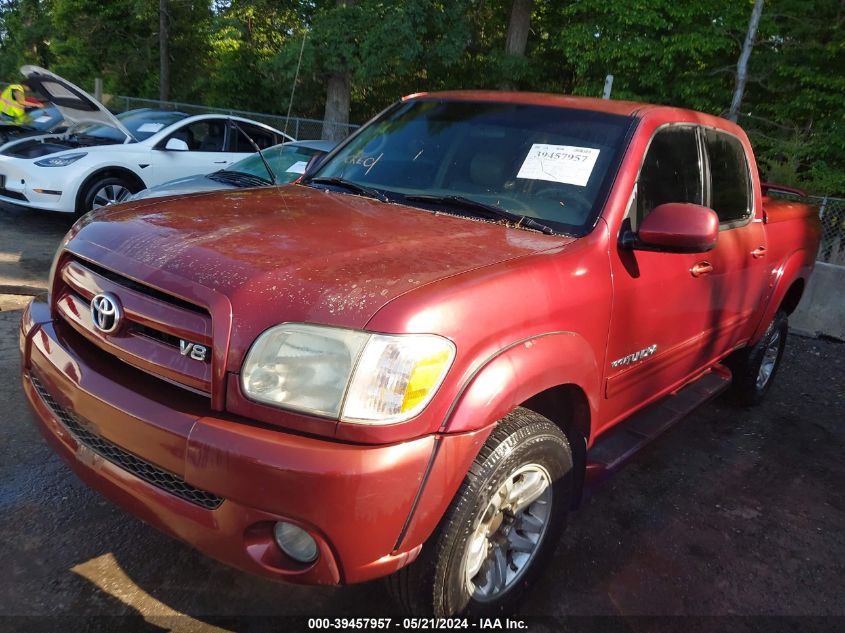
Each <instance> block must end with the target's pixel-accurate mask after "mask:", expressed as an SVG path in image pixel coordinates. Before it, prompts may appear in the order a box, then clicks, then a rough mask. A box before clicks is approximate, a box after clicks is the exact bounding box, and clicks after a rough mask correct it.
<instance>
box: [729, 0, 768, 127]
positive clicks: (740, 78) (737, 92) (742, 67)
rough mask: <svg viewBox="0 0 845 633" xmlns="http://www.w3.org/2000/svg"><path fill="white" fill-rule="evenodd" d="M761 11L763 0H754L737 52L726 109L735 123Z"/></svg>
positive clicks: (740, 105) (746, 79)
mask: <svg viewBox="0 0 845 633" xmlns="http://www.w3.org/2000/svg"><path fill="white" fill-rule="evenodd" d="M762 13H763V0H755V2H754V9H752V11H751V20H750V21H749V22H748V32H747V33H746V34H745V42H744V43H743V45H742V52H741V53H740V54H739V61H738V62H737V64H736V85H735V87H734V96H733V99H732V100H731V109H730V110H729V111H728V119H730V120H731V121H733V122H734V123H736V120H737V118H738V117H739V109H740V108H741V107H742V97H743V95H744V93H745V83H746V81H748V58H749V57H751V50H752V49H753V48H754V38H755V37H757V26H758V25H759V24H760V15H761V14H762Z"/></svg>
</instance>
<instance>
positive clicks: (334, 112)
mask: <svg viewBox="0 0 845 633" xmlns="http://www.w3.org/2000/svg"><path fill="white" fill-rule="evenodd" d="M351 92H352V82H351V80H350V76H349V72H341V73H335V74H334V75H332V76H331V77H329V81H328V88H327V89H326V112H325V114H324V115H323V138H324V139H326V140H328V141H342V140H343V139H345V138H346V135H347V131H348V128H347V127H346V125H345V124H347V123H349V101H350V96H351Z"/></svg>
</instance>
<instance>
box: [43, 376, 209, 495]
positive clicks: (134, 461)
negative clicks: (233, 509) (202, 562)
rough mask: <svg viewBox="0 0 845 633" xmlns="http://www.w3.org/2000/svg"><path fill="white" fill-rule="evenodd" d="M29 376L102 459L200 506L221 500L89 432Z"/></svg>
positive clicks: (59, 415)
mask: <svg viewBox="0 0 845 633" xmlns="http://www.w3.org/2000/svg"><path fill="white" fill-rule="evenodd" d="M30 380H31V381H32V386H33V387H35V391H37V392H38V395H39V396H41V399H42V400H44V403H45V404H46V405H47V406H48V407H50V409H51V410H52V411H53V413H54V414H55V416H56V417H57V418H58V419H59V421H60V422H61V423H62V424H63V425H64V426H65V428H67V430H68V431H70V433H71V434H72V435H73V437H74V438H75V439H76V441H77V442H79V443H80V444H84V445H85V446H87V447H88V448H89V449H91V450H92V451H94V452H95V453H96V454H97V455H99V456H100V457H102V458H103V459H105V460H107V461H109V462H111V463H112V464H114V465H115V466H119V467H120V468H123V469H124V470H127V471H129V472H130V473H132V474H133V475H135V476H136V477H139V478H140V479H143V480H144V481H146V482H147V483H149V484H152V485H153V486H156V487H157V488H160V489H162V490H164V491H165V492H169V493H170V494H172V495H176V496H177V497H179V498H181V499H184V500H185V501H189V502H190V503H193V504H195V505H198V506H200V507H203V508H207V509H209V510H214V509H215V508H218V507H219V506H220V504H221V503H223V498H222V497H218V496H217V495H215V494H212V493H210V492H207V491H205V490H200V489H199V488H194V487H193V486H191V485H190V484H188V483H187V482H185V480H183V479H181V478H180V477H177V476H176V475H174V474H172V473H169V472H167V471H165V470H162V469H161V468H159V467H158V466H154V465H153V464H150V463H149V462H147V461H144V460H143V459H140V458H138V457H135V455H132V454H131V453H128V452H126V451H125V450H123V449H122V448H120V447H119V446H117V445H115V444H112V443H111V442H109V441H108V440H106V439H104V438H102V437H100V436H99V435H97V434H96V433H94V432H92V431H91V430H90V429H89V428H88V427H87V425H86V424H85V423H84V422H83V421H82V419H81V418H80V417H79V416H77V415H76V414H75V413H73V412H72V411H68V410H67V409H65V408H64V407H62V406H61V405H60V404H59V403H58V402H56V401H55V400H54V399H53V397H52V396H51V395H50V394H49V393H48V392H47V390H46V389H45V388H44V385H43V384H41V381H40V380H38V378H37V377H35V376H34V375H32V374H30Z"/></svg>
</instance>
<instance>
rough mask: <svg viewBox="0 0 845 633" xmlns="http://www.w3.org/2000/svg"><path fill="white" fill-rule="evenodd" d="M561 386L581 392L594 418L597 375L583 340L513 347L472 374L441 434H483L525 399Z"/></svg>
mask: <svg viewBox="0 0 845 633" xmlns="http://www.w3.org/2000/svg"><path fill="white" fill-rule="evenodd" d="M563 384H573V385H577V386H578V387H580V388H581V389H582V390H583V392H584V393H585V394H586V396H587V399H588V401H589V403H590V410H591V413H592V414H595V412H596V409H597V406H598V397H599V393H600V385H601V372H600V371H599V364H598V361H597V359H596V355H595V352H594V350H593V349H592V348H591V347H590V345H589V343H587V341H586V340H585V339H584V338H583V337H582V336H580V335H579V334H576V333H574V332H550V333H548V334H541V335H539V336H535V337H532V338H528V339H524V340H521V341H518V342H516V343H512V344H511V345H510V346H508V347H506V348H504V349H503V350H502V351H501V352H499V353H498V354H497V355H496V356H494V357H492V358H491V359H489V360H488V362H486V363H485V364H484V365H483V366H482V367H481V368H480V369H479V370H478V371H476V373H475V375H474V376H473V377H472V378H471V379H470V380H469V381H468V383H467V385H466V387H465V388H464V389H463V390H462V391H461V393H460V394H459V396H458V397H457V398H456V400H455V403H454V404H453V406H452V408H451V409H450V411H449V413H448V414H447V415H446V418H445V420H444V422H443V427H442V429H441V430H442V432H445V433H465V432H467V431H473V430H476V429H480V428H483V427H485V426H487V425H489V424H491V423H493V422H495V421H496V420H499V419H501V418H502V417H504V416H505V415H506V414H507V413H508V412H509V411H511V410H512V409H513V408H515V407H517V406H519V405H520V404H521V403H523V402H525V401H526V400H528V399H529V398H530V397H532V396H535V395H537V394H538V393H541V392H542V391H545V390H546V389H549V388H551V387H557V386H558V385H563ZM590 417H591V419H593V418H594V417H595V416H594V415H591V416H590Z"/></svg>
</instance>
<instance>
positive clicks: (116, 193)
mask: <svg viewBox="0 0 845 633" xmlns="http://www.w3.org/2000/svg"><path fill="white" fill-rule="evenodd" d="M21 72H22V73H23V74H24V76H26V78H27V83H28V84H29V85H30V87H32V88H34V89H35V90H37V91H38V92H39V93H41V94H42V95H44V96H45V97H47V98H48V99H49V100H50V101H51V102H52V103H53V104H54V105H55V106H56V107H57V108H58V109H59V110H60V111H61V113H62V115H63V116H64V117H65V119H66V120H67V121H70V122H72V125H71V126H70V127H69V128H68V130H67V131H66V132H64V133H62V134H45V135H42V136H35V137H29V138H26V139H22V140H19V141H12V142H10V143H6V144H5V145H3V146H2V147H0V202H8V203H11V204H15V205H19V206H25V207H31V208H34V209H46V210H49V211H63V212H66V213H76V214H77V215H82V214H83V213H86V212H87V211H90V210H91V209H96V208H99V207H101V206H105V205H107V204H112V203H115V202H121V201H122V200H125V199H126V198H128V197H129V196H130V195H131V194H133V193H135V192H137V191H141V190H142V189H145V188H147V187H152V186H154V185H158V184H161V183H163V182H166V181H168V180H173V179H174V178H179V177H182V176H191V175H194V174H197V173H207V172H211V171H216V170H219V169H225V168H226V166H227V165H229V164H230V163H233V162H235V161H239V160H241V159H242V158H245V157H247V156H249V155H250V154H252V153H254V151H255V149H254V147H253V145H252V143H251V142H250V139H252V141H254V142H255V143H256V144H257V145H258V147H260V148H262V149H264V148H267V147H270V146H271V145H276V144H277V143H281V142H283V141H290V140H294V139H293V138H292V137H290V136H288V135H287V134H284V133H283V132H280V131H279V130H276V129H274V128H272V127H270V126H268V125H264V124H263V123H258V122H257V121H250V120H249V119H243V118H240V117H235V116H228V115H218V114H201V115H196V116H189V115H187V114H185V113H183V112H171V111H164V110H146V109H145V110H132V111H129V112H124V113H122V114H119V115H117V116H115V115H113V114H112V113H111V112H109V111H108V110H106V109H105V108H104V107H103V106H102V105H101V104H100V103H99V102H98V101H97V100H96V99H94V98H93V97H92V96H91V95H89V94H87V93H86V92H85V91H84V90H82V89H81V88H79V87H77V86H75V85H73V84H72V83H70V82H68V81H65V80H64V79H62V78H61V77H59V76H58V75H54V74H53V73H51V72H49V71H47V70H44V69H43V68H39V67H38V66H23V67H22V68H21ZM244 134H247V135H248V136H249V138H247V137H245V136H244Z"/></svg>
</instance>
